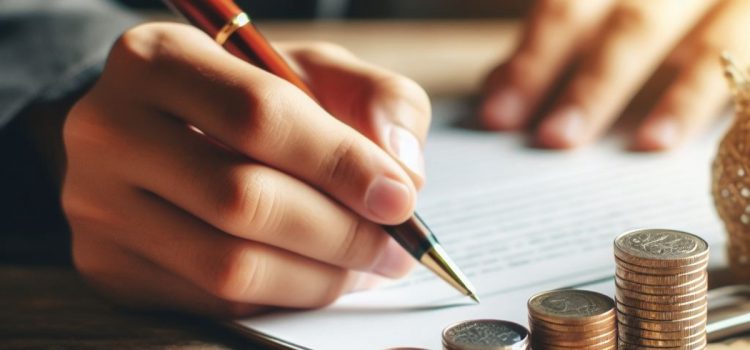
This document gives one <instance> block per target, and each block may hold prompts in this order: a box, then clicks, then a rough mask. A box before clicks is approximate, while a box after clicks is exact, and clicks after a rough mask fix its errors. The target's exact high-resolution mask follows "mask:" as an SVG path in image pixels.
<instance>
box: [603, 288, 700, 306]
mask: <svg viewBox="0 0 750 350" xmlns="http://www.w3.org/2000/svg"><path fill="white" fill-rule="evenodd" d="M615 295H616V296H617V297H626V298H630V299H637V300H641V301H644V302H648V303H658V304H670V303H672V304H679V303H685V302H690V301H695V300H698V299H701V298H705V297H706V291H705V290H697V291H695V292H690V293H685V294H674V295H656V294H648V293H642V292H638V291H632V290H626V289H622V288H617V289H615Z"/></svg>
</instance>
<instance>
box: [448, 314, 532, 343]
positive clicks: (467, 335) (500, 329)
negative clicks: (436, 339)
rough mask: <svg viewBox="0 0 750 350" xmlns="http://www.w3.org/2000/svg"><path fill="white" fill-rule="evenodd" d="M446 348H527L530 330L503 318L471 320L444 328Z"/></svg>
mask: <svg viewBox="0 0 750 350" xmlns="http://www.w3.org/2000/svg"><path fill="white" fill-rule="evenodd" d="M443 349H444V350H527V349H529V331H528V330H526V328H524V327H523V326H521V325H519V324H517V323H513V322H508V321H501V320H470V321H463V322H459V323H456V324H454V325H451V326H448V327H447V328H445V329H444V330H443Z"/></svg>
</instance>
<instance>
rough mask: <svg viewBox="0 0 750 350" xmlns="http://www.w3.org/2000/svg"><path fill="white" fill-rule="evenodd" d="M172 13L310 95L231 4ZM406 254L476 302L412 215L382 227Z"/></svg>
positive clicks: (227, 0) (203, 4) (190, 5)
mask: <svg viewBox="0 0 750 350" xmlns="http://www.w3.org/2000/svg"><path fill="white" fill-rule="evenodd" d="M165 2H166V3H167V5H168V6H169V7H171V8H172V9H173V10H174V11H175V12H177V13H179V14H181V15H182V16H184V17H185V18H186V19H187V20H188V21H189V22H190V23H192V24H193V25H195V26H196V27H198V28H200V29H201V30H203V31H204V32H206V33H207V34H208V35H210V36H211V37H213V38H214V39H215V40H216V42H217V43H219V44H220V45H223V46H224V48H225V49H227V50H228V51H229V52H231V53H232V54H233V55H235V56H237V57H239V58H241V59H243V60H245V61H247V62H250V63H252V64H254V65H256V66H258V67H260V68H263V69H265V70H267V71H269V72H271V73H273V74H275V75H277V76H279V77H281V78H283V79H286V80H287V81H289V82H290V83H292V84H294V85H296V86H297V87H298V88H300V89H301V90H302V91H304V92H306V93H307V94H308V95H310V96H311V97H314V95H313V93H312V92H311V91H310V89H309V88H308V87H307V85H306V84H305V82H303V81H302V79H300V78H299V76H297V74H295V73H294V71H293V70H292V69H291V67H289V65H288V64H287V63H286V62H285V61H284V59H283V58H281V56H280V55H279V54H278V52H276V50H274V48H273V47H272V46H271V44H270V43H269V42H268V41H267V40H266V39H265V38H264V37H263V35H261V34H260V32H259V31H258V30H257V29H256V28H255V26H254V25H253V24H252V21H251V19H250V17H249V16H248V15H247V14H246V13H245V12H243V11H242V10H241V9H240V8H239V7H238V6H237V5H236V4H235V3H234V2H233V1H231V0H165ZM383 227H384V228H385V230H386V232H388V233H389V234H390V235H391V236H392V237H393V238H394V239H395V240H396V241H397V242H398V243H399V244H400V245H401V246H402V247H404V249H406V251H407V252H409V254H411V255H412V256H413V257H414V258H415V259H417V260H418V261H419V262H420V263H422V265H424V266H425V267H427V268H428V269H430V270H431V271H433V272H434V273H435V274H436V275H438V276H439V277H440V278H442V279H443V280H445V281H446V282H448V283H449V284H450V285H451V286H453V287H454V288H456V289H457V290H458V291H460V292H461V293H462V294H464V295H467V296H469V297H471V298H472V299H474V301H476V302H479V298H478V297H477V296H476V293H475V292H474V287H473V286H472V285H471V283H470V282H469V281H468V279H467V278H466V276H464V274H463V273H462V272H461V270H459V269H458V267H457V266H456V264H455V263H453V261H452V260H451V259H450V258H448V255H447V254H446V253H445V250H443V248H442V246H441V245H440V243H438V241H437V238H436V237H435V235H433V234H432V232H431V231H430V229H429V228H428V227H427V225H426V224H425V223H424V221H422V219H421V218H420V217H419V216H418V215H417V214H416V213H414V215H412V216H411V217H410V218H409V219H408V220H407V221H406V222H404V223H402V224H400V225H396V226H383Z"/></svg>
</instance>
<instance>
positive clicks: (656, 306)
mask: <svg viewBox="0 0 750 350" xmlns="http://www.w3.org/2000/svg"><path fill="white" fill-rule="evenodd" d="M615 301H616V302H617V303H620V304H623V305H626V306H629V307H633V308H637V309H641V310H649V311H682V310H690V309H695V308H697V307H700V306H702V305H703V306H705V305H706V303H707V301H708V299H707V298H706V297H705V296H704V297H702V298H700V299H697V300H693V301H688V302H685V303H672V304H661V303H651V302H646V301H643V300H638V299H634V298H630V297H625V296H622V295H616V296H615Z"/></svg>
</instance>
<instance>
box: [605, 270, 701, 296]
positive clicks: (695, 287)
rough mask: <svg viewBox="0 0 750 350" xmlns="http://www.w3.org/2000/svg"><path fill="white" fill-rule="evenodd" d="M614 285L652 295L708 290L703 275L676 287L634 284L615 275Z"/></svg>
mask: <svg viewBox="0 0 750 350" xmlns="http://www.w3.org/2000/svg"><path fill="white" fill-rule="evenodd" d="M615 283H616V285H617V287H618V288H623V289H627V290H631V291H634V292H640V293H646V294H654V295H675V294H690V293H692V292H697V291H702V290H707V289H708V278H706V275H705V274H704V275H703V276H702V277H701V278H700V279H699V280H696V281H690V282H689V283H685V284H681V285H676V286H652V285H648V284H641V283H635V282H632V281H627V280H624V279H622V278H620V277H619V276H617V275H615Z"/></svg>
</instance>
